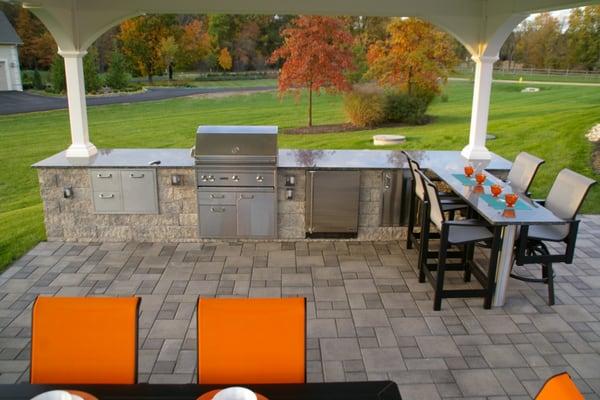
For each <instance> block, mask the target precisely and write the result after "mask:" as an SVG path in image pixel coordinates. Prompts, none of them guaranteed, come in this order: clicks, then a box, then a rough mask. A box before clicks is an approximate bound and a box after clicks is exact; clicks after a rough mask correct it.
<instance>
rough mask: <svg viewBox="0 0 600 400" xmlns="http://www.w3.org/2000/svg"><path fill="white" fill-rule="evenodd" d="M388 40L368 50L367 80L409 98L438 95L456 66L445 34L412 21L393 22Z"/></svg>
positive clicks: (389, 27)
mask: <svg viewBox="0 0 600 400" xmlns="http://www.w3.org/2000/svg"><path fill="white" fill-rule="evenodd" d="M387 32H388V37H387V38H386V39H385V40H379V41H377V42H376V43H374V44H373V45H371V46H370V47H369V51H368V54H367V60H368V63H369V70H368V72H367V76H370V77H372V78H376V79H377V80H378V82H379V83H380V84H381V85H386V86H392V87H394V88H397V89H399V90H400V91H403V92H406V93H408V94H409V95H411V94H413V93H415V92H416V91H419V92H421V91H423V92H428V93H439V91H440V85H439V82H440V81H446V80H447V78H448V73H449V71H450V70H451V69H452V67H454V65H455V64H456V62H457V59H456V55H455V53H454V51H453V42H452V40H451V39H450V37H449V36H448V34H446V33H444V32H442V31H440V30H438V29H436V28H435V27H434V26H433V25H432V24H430V23H428V22H425V21H421V20H419V19H416V18H406V19H395V20H394V21H393V22H391V23H390V24H389V25H388V28H387Z"/></svg>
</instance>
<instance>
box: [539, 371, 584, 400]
mask: <svg viewBox="0 0 600 400" xmlns="http://www.w3.org/2000/svg"><path fill="white" fill-rule="evenodd" d="M535 399H536V400H584V398H583V396H582V395H581V393H580V392H579V390H578V389H577V386H575V384H574V383H573V381H572V380H571V377H570V376H569V374H568V373H566V372H563V373H562V374H558V375H554V376H553V377H551V378H550V379H548V380H547V381H546V383H544V386H542V388H541V389H540V392H539V393H538V395H537V396H535Z"/></svg>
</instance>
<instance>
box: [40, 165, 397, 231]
mask: <svg viewBox="0 0 600 400" xmlns="http://www.w3.org/2000/svg"><path fill="white" fill-rule="evenodd" d="M173 174H177V175H182V176H183V182H182V184H181V185H179V186H173V185H171V175H173ZM156 175H157V181H158V182H157V183H158V201H159V214H95V213H94V208H93V205H92V193H91V182H90V175H89V169H87V168H40V169H39V170H38V177H39V183H40V193H41V196H42V200H43V203H44V215H45V218H44V219H45V225H46V233H47V237H48V240H50V241H57V240H64V241H83V242H93V241H139V242H192V241H199V240H201V239H200V238H199V237H198V223H199V221H198V206H197V185H196V176H195V170H194V169H192V168H177V169H170V168H157V169H156ZM289 175H293V176H294V177H295V180H296V182H295V185H294V186H293V187H291V188H292V189H293V190H294V197H293V199H292V200H287V199H286V196H285V191H286V189H287V187H286V186H285V178H286V176H289ZM305 182H306V170H303V169H279V172H278V189H277V190H278V192H277V196H278V203H279V206H278V235H279V238H280V239H283V240H285V239H294V240H297V239H303V238H304V236H305V232H304V214H305ZM64 187H71V188H72V189H73V197H72V198H68V199H66V198H64V197H63V188H64ZM381 187H382V171H381V170H363V171H361V176H360V211H359V229H358V239H360V240H392V239H399V238H402V237H403V236H404V234H405V231H406V230H405V228H400V227H380V226H379V224H380V220H381ZM340 201H344V199H340Z"/></svg>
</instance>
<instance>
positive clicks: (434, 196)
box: [419, 175, 501, 311]
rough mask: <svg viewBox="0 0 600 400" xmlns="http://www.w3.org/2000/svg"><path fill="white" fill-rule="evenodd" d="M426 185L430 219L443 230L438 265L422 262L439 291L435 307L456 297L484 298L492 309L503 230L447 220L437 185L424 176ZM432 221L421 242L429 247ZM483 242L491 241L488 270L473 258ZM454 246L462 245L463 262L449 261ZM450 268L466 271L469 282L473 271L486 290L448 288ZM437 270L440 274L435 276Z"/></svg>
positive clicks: (470, 221) (423, 273)
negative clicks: (445, 299)
mask: <svg viewBox="0 0 600 400" xmlns="http://www.w3.org/2000/svg"><path fill="white" fill-rule="evenodd" d="M421 177H422V179H423V181H424V183H425V188H426V193H427V198H428V202H429V215H430V220H431V222H432V223H433V225H434V226H435V227H436V229H437V230H438V231H439V232H440V240H439V254H438V257H437V264H427V263H422V264H420V271H419V274H420V276H427V278H429V281H430V283H431V285H432V286H433V288H434V290H435V294H434V300H433V309H434V310H436V311H439V310H440V309H441V306H442V299H443V298H455V297H483V298H484V302H483V307H484V308H486V309H489V308H490V307H491V306H492V297H493V295H494V289H495V286H496V285H495V282H496V267H497V263H498V252H499V250H500V243H501V240H500V238H501V235H500V232H501V230H500V229H499V228H497V227H494V228H493V230H492V231H490V228H491V227H490V226H489V225H487V224H486V223H485V222H483V221H480V220H477V219H465V220H460V221H447V220H446V217H445V215H444V211H443V209H442V203H441V201H440V198H439V195H438V191H437V188H436V186H435V185H434V184H433V183H432V182H431V181H430V180H429V179H427V177H426V176H424V175H421ZM429 230H430V228H429V224H424V225H423V230H422V235H421V241H422V243H423V245H424V246H425V248H426V249H428V247H429V240H430V239H431V238H430V234H429ZM480 241H491V254H490V263H489V267H488V271H487V273H486V272H484V271H483V269H482V268H481V267H480V266H479V265H478V264H477V263H476V262H475V261H474V260H473V253H474V245H475V243H477V242H480ZM451 246H459V247H462V254H463V260H462V263H461V264H448V263H447V260H448V257H447V254H448V249H449V248H450V247H451ZM448 270H451V271H452V270H454V271H456V270H459V271H460V270H464V272H465V274H464V280H465V282H468V281H469V280H470V277H471V273H473V275H474V276H475V278H476V279H477V280H478V281H479V283H480V284H481V285H482V286H483V288H482V289H452V290H447V289H444V277H445V272H446V271H448ZM433 271H436V272H437V274H436V276H434V275H433V274H432V272H433Z"/></svg>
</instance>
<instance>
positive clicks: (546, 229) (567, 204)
mask: <svg viewBox="0 0 600 400" xmlns="http://www.w3.org/2000/svg"><path fill="white" fill-rule="evenodd" d="M595 183H596V181H594V180H592V179H590V178H588V177H585V176H583V175H580V174H578V173H576V172H573V171H571V170H569V169H563V170H562V171H560V173H559V174H558V176H557V177H556V180H555V181H554V183H553V184H552V187H551V188H550V192H549V193H548V197H547V198H546V200H545V201H537V203H539V204H541V205H543V206H544V207H546V208H547V209H548V210H550V211H552V212H553V213H554V214H555V215H556V216H557V217H560V218H563V219H564V220H565V224H564V225H563V224H561V225H531V226H527V225H524V226H522V227H521V230H520V232H519V238H518V240H517V249H516V264H517V265H525V264H541V265H542V277H541V278H530V277H526V276H522V275H518V274H516V273H514V272H512V271H511V274H510V276H511V277H512V278H515V279H518V280H521V281H525V282H541V283H545V284H547V285H548V304H549V305H554V271H553V268H552V263H555V262H562V263H565V264H571V263H572V262H573V256H574V254H575V242H576V241H577V231H578V228H579V221H578V220H577V219H576V217H577V212H578V211H579V209H580V208H581V205H582V204H583V201H584V200H585V197H586V196H587V194H588V192H589V190H590V188H591V187H592V186H593V185H594V184H595ZM546 242H555V243H560V242H562V243H564V244H565V251H564V253H562V254H551V252H550V250H549V249H548V246H547V245H546Z"/></svg>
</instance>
